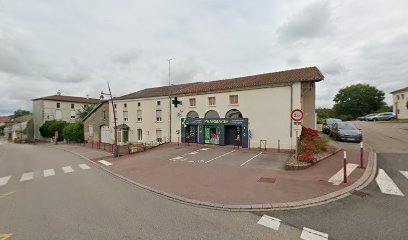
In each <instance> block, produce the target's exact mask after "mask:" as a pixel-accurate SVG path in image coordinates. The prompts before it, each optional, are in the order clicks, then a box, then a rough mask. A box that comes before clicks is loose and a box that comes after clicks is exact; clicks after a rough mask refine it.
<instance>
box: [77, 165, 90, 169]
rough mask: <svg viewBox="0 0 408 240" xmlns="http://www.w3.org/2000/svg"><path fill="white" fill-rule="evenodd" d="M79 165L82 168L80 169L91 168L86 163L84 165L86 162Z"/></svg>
mask: <svg viewBox="0 0 408 240" xmlns="http://www.w3.org/2000/svg"><path fill="white" fill-rule="evenodd" d="M79 167H80V168H81V169H82V170H87V169H91V168H90V167H89V166H88V165H86V164H79Z"/></svg>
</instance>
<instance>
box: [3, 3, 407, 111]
mask: <svg viewBox="0 0 408 240" xmlns="http://www.w3.org/2000/svg"><path fill="white" fill-rule="evenodd" d="M171 58H174V60H172V61H171V82H172V83H173V84H177V83H186V82H195V81H211V80H219V79H226V78H233V77H239V76H247V75H255V74H260V73H268V72H274V71H282V70H287V69H293V68H301V67H309V66H317V67H318V68H319V69H320V70H321V72H322V73H323V75H324V76H325V79H324V80H323V81H322V82H319V83H318V84H317V92H316V107H331V106H332V105H333V97H334V96H335V94H336V93H337V92H338V90H340V89H341V88H344V87H346V86H349V85H351V84H357V83H366V84H370V85H373V86H376V87H377V88H379V89H380V90H382V91H384V92H385V96H386V102H387V103H388V104H391V95H390V94H389V92H390V91H392V90H396V89H400V88H403V87H407V86H408V1H404V0H400V1H397V0H389V1H379V0H371V1H368V0H361V1H351V0H342V1H329V0H302V1H299V0H282V1H270V0H256V1H249V0H247V1H245V0H223V1H220V0H195V1H194V0H171V1H169V0H149V1H137V0H122V1H113V0H104V1H100V0H99V1H97V0H58V1H55V0H30V1H27V0H25V1H23V0H0V115H8V114H11V113H13V112H14V111H15V110H16V109H26V110H32V101H31V99H33V98H38V97H44V96H49V95H54V94H56V93H57V91H58V90H61V92H62V94H63V95H71V96H82V97H85V96H87V95H88V96H89V97H95V98H99V95H100V92H101V90H103V91H106V90H107V84H106V82H107V81H109V82H110V85H111V88H112V92H113V95H115V96H121V95H125V94H127V93H131V92H135V91H138V90H140V89H143V88H148V87H157V86H161V85H166V84H168V71H169V65H168V59H171Z"/></svg>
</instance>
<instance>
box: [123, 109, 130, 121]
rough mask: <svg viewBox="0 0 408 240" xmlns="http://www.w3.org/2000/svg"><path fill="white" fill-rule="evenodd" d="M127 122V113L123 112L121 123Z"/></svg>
mask: <svg viewBox="0 0 408 240" xmlns="http://www.w3.org/2000/svg"><path fill="white" fill-rule="evenodd" d="M128 120H129V118H128V111H123V121H124V122H127V121H128Z"/></svg>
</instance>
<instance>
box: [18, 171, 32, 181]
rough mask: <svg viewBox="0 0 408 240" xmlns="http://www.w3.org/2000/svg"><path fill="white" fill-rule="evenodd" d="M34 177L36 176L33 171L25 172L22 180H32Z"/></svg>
mask: <svg viewBox="0 0 408 240" xmlns="http://www.w3.org/2000/svg"><path fill="white" fill-rule="evenodd" d="M33 177H34V173H33V172H27V173H23V175H21V178H20V182H24V181H28V180H31V179H33Z"/></svg>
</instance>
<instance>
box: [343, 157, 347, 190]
mask: <svg viewBox="0 0 408 240" xmlns="http://www.w3.org/2000/svg"><path fill="white" fill-rule="evenodd" d="M343 163H344V171H343V172H344V175H343V178H344V183H347V152H346V151H344V161H343Z"/></svg>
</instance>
